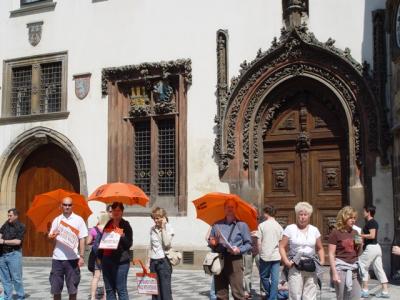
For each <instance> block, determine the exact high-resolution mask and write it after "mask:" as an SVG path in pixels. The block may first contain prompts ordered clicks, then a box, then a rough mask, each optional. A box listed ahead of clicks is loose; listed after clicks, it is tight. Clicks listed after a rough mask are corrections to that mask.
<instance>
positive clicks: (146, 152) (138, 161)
mask: <svg viewBox="0 0 400 300" xmlns="http://www.w3.org/2000/svg"><path fill="white" fill-rule="evenodd" d="M135 184H136V185H137V186H139V187H140V188H141V189H142V190H143V191H144V192H145V193H146V194H147V195H150V184H151V130H150V122H148V121H147V122H146V121H144V122H140V123H136V124H135Z"/></svg>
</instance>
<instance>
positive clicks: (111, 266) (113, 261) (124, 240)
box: [98, 202, 132, 300]
mask: <svg viewBox="0 0 400 300" xmlns="http://www.w3.org/2000/svg"><path fill="white" fill-rule="evenodd" d="M111 208H112V219H111V220H110V221H108V223H107V224H106V226H105V227H104V230H103V234H104V232H111V231H116V232H119V233H120V234H121V237H120V240H119V243H118V247H117V249H99V251H98V256H99V258H100V259H101V266H102V271H103V279H104V286H105V289H106V295H107V300H116V299H117V297H116V294H118V299H119V300H126V299H129V296H128V289H127V280H128V271H129V265H130V260H131V256H130V253H129V250H130V248H131V246H132V228H131V225H130V224H129V222H128V221H126V220H125V219H123V218H122V215H123V213H124V205H123V204H122V203H121V202H114V203H113V204H112V205H111Z"/></svg>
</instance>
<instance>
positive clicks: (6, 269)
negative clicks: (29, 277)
mask: <svg viewBox="0 0 400 300" xmlns="http://www.w3.org/2000/svg"><path fill="white" fill-rule="evenodd" d="M0 279H1V282H2V283H3V287H4V299H5V300H10V299H12V294H13V285H14V288H15V292H16V293H17V299H24V296H25V292H24V285H23V282H22V252H21V250H15V251H12V252H9V253H4V254H3V255H2V256H0Z"/></svg>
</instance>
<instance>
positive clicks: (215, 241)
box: [208, 236, 218, 247]
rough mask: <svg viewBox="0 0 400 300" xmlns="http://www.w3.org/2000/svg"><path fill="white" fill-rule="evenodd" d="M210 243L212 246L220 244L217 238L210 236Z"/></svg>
mask: <svg viewBox="0 0 400 300" xmlns="http://www.w3.org/2000/svg"><path fill="white" fill-rule="evenodd" d="M208 244H209V245H210V246H211V247H215V246H217V245H218V240H217V239H216V238H215V237H213V236H212V237H210V238H209V239H208Z"/></svg>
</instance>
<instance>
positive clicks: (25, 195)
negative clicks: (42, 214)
mask: <svg viewBox="0 0 400 300" xmlns="http://www.w3.org/2000/svg"><path fill="white" fill-rule="evenodd" d="M57 188H64V189H67V190H71V191H75V192H78V193H79V191H80V183H79V174H78V170H77V167H76V165H75V162H74V160H73V159H72V157H71V155H70V154H69V153H68V152H66V151H65V150H63V149H62V148H61V147H59V146H57V145H56V144H53V143H48V144H44V145H42V146H39V147H38V148H37V149H35V150H34V151H33V152H32V153H31V154H30V155H29V156H28V157H27V158H26V159H25V161H24V162H23V164H22V167H21V169H20V171H19V174H18V179H17V185H16V208H17V210H19V212H20V220H21V222H22V223H24V224H25V225H26V233H25V238H24V244H23V253H24V256H50V255H51V253H52V249H53V247H54V245H53V243H51V242H49V240H48V239H47V237H46V235H45V234H43V233H37V232H36V231H35V228H34V226H33V224H32V223H31V222H30V220H29V219H28V218H27V217H26V214H25V213H26V211H27V210H28V209H29V207H30V205H31V203H32V201H33V198H34V196H35V195H37V194H40V193H44V192H48V191H50V190H54V189H57ZM60 212H61V211H60Z"/></svg>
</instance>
